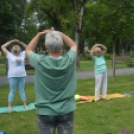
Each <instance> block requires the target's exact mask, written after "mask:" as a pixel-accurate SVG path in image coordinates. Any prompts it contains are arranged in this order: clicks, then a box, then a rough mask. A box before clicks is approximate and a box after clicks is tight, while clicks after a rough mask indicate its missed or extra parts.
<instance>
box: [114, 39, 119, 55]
mask: <svg viewBox="0 0 134 134" xmlns="http://www.w3.org/2000/svg"><path fill="white" fill-rule="evenodd" d="M115 53H116V55H118V56H119V55H120V40H119V39H116V44H115Z"/></svg>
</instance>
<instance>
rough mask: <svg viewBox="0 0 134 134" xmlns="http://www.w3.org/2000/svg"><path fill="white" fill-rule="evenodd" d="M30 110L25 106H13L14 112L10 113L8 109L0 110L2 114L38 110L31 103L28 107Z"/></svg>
mask: <svg viewBox="0 0 134 134" xmlns="http://www.w3.org/2000/svg"><path fill="white" fill-rule="evenodd" d="M28 108H29V109H25V108H24V106H23V105H22V106H13V107H12V109H13V110H12V111H8V110H7V107H3V108H0V114H3V113H12V112H24V111H29V110H33V109H36V108H35V105H34V103H30V104H29V105H28Z"/></svg>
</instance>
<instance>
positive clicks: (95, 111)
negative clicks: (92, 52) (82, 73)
mask: <svg viewBox="0 0 134 134" xmlns="http://www.w3.org/2000/svg"><path fill="white" fill-rule="evenodd" d="M132 90H134V75H131V76H122V77H121V76H119V77H116V83H113V81H112V78H108V94H111V93H121V94H123V93H124V92H126V93H128V91H132ZM8 93H9V87H8V86H1V87H0V107H5V106H7V98H8ZM25 93H26V97H27V104H29V103H32V102H34V101H35V93H34V85H26V87H25ZM76 93H78V94H80V95H94V79H86V80H78V81H77V92H76ZM13 105H22V102H21V99H20V97H19V93H18V90H17V91H16V94H15V98H14V101H13ZM122 129H127V130H129V131H133V132H134V95H131V97H125V98H118V99H112V100H109V101H106V100H105V101H99V102H92V103H84V104H78V105H77V109H76V110H75V118H74V134H106V133H112V134H117V132H119V131H121V130H122ZM0 131H6V132H7V134H37V133H38V129H37V123H36V111H35V110H32V111H27V112H20V113H10V114H0Z"/></svg>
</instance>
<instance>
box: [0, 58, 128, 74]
mask: <svg viewBox="0 0 134 134" xmlns="http://www.w3.org/2000/svg"><path fill="white" fill-rule="evenodd" d="M106 62H107V68H108V69H112V62H111V60H107V61H106ZM127 67H128V66H127V64H118V65H117V68H127ZM93 70H94V64H93V61H91V60H90V61H81V62H80V69H76V71H77V72H78V71H93ZM29 72H33V71H27V73H29ZM5 75H6V67H5V64H0V76H5Z"/></svg>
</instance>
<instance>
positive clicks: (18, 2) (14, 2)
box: [0, 0, 26, 46]
mask: <svg viewBox="0 0 134 134" xmlns="http://www.w3.org/2000/svg"><path fill="white" fill-rule="evenodd" d="M25 4H26V0H0V30H1V32H0V46H1V45H2V44H3V43H5V42H7V41H8V40H10V39H12V38H14V37H15V36H16V34H17V31H18V28H19V27H20V25H21V23H22V20H23V17H24V9H25Z"/></svg>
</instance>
